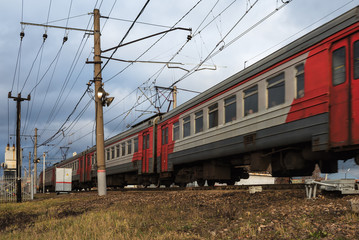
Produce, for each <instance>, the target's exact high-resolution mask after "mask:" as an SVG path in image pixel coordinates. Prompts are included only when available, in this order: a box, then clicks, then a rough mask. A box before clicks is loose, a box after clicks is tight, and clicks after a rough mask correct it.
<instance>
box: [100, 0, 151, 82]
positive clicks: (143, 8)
mask: <svg viewBox="0 0 359 240" xmlns="http://www.w3.org/2000/svg"><path fill="white" fill-rule="evenodd" d="M149 2H150V0H147V1H146V3H145V5H144V6H143V7H142V9H141V11H140V12H139V13H138V15H137V17H136V18H135V20H133V23H132V24H131V26H130V27H129V29H128V30H127V32H126V33H125V35H124V36H123V37H122V39H121V41H120V43H119V44H118V45H117V46H120V45H121V44H122V43H123V41H124V40H125V39H126V37H127V36H128V34H129V33H130V31H131V30H132V28H133V26H134V25H135V23H136V21H137V20H138V19H139V17H140V16H141V15H142V13H143V12H144V10H145V8H146V7H147V5H148V3H149ZM117 49H118V48H115V50H114V51H113V52H112V53H111V56H110V58H112V57H113V55H114V54H115V53H116V52H117ZM109 61H110V59H108V60H107V61H106V62H105V64H104V65H103V66H102V67H101V71H100V73H99V74H101V72H102V71H103V69H104V68H105V67H106V66H107V64H108V63H109ZM97 77H98V76H95V78H97Z"/></svg>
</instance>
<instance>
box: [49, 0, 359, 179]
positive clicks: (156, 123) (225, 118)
mask: <svg viewBox="0 0 359 240" xmlns="http://www.w3.org/2000/svg"><path fill="white" fill-rule="evenodd" d="M105 145H106V156H105V159H106V173H107V181H108V183H109V185H111V186H124V185H127V184H136V183H137V184H144V185H148V184H150V183H157V184H165V185H170V184H171V183H176V184H178V185H185V184H186V183H189V182H193V181H197V182H198V183H199V184H200V185H202V184H204V181H205V180H207V182H208V184H209V185H212V184H214V182H225V183H228V184H232V183H234V182H235V181H238V180H240V179H241V178H247V177H248V173H247V172H248V171H270V172H271V173H272V174H273V176H303V175H310V174H311V173H312V171H313V169H314V166H315V164H318V165H319V166H320V168H321V171H322V172H327V173H331V172H337V168H338V165H337V164H338V160H346V159H350V158H355V160H356V162H357V163H358V162H359V7H356V8H354V9H352V10H350V11H348V12H347V13H345V14H343V15H341V16H339V17H338V18H336V19H334V20H332V21H330V22H328V23H326V24H324V25H323V26H321V27H319V28H317V29H315V30H313V31H312V32H310V33H308V34H306V35H305V36H303V37H301V38H299V39H298V40H296V41H294V42H292V43H290V44H288V45H287V46H285V47H283V48H281V49H280V50H278V51H276V52H274V53H273V54H271V55H269V56H267V57H266V58H264V59H262V60H260V61H258V62H257V63H255V64H253V65H251V66H249V67H247V68H245V69H244V70H242V71H241V72H239V73H237V74H235V75H233V76H231V77H229V78H228V79H226V80H224V81H222V82H221V83H219V84H217V85H215V86H214V87H212V88H210V89H208V90H207V91H205V92H203V93H202V94H199V95H198V96H196V97H195V98H193V99H191V100H189V101H188V102H186V103H184V104H182V105H181V106H179V107H178V108H176V109H173V110H172V111H170V112H168V113H166V114H163V115H161V116H156V117H154V118H152V119H149V120H146V121H144V122H142V123H140V124H138V125H137V126H135V127H133V128H132V129H130V130H128V131H126V132H124V133H121V134H119V135H117V136H116V137H114V138H112V139H110V140H108V141H106V143H105ZM94 156H95V148H92V149H89V150H87V151H84V152H83V153H81V154H79V155H78V156H76V157H73V158H71V159H68V160H66V161H64V162H63V163H60V164H75V167H76V163H75V162H78V163H79V165H81V166H79V167H78V168H77V171H74V172H75V173H74V174H75V175H74V179H77V180H75V183H76V184H77V183H78V184H79V186H80V185H81V183H86V184H89V186H90V185H94V184H95V183H94V180H95V179H96V177H95V175H96V172H95V171H94V170H95V167H94V166H95V164H93V163H95V160H93V161H91V160H90V161H89V160H88V159H89V158H90V159H95V158H94ZM81 159H82V160H81ZM83 159H85V160H83ZM86 159H87V161H89V163H87V161H86ZM91 163H92V164H91ZM60 164H59V165H60ZM89 166H90V167H89ZM49 171H51V169H49ZM89 175H91V176H89ZM86 177H87V178H86Z"/></svg>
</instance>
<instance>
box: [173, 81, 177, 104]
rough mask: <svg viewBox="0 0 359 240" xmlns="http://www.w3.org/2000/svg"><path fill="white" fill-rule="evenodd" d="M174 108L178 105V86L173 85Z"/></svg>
mask: <svg viewBox="0 0 359 240" xmlns="http://www.w3.org/2000/svg"><path fill="white" fill-rule="evenodd" d="M172 94H173V109H175V108H176V107H177V87H176V86H173V92H172Z"/></svg>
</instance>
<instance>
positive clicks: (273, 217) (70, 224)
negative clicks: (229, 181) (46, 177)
mask: <svg viewBox="0 0 359 240" xmlns="http://www.w3.org/2000/svg"><path fill="white" fill-rule="evenodd" d="M38 197H42V198H41V199H38V200H36V201H33V202H26V203H21V204H16V203H11V204H1V205H0V239H32V240H33V239H53V240H55V239H146V240H147V239H359V228H358V222H359V214H357V213H353V212H352V211H351V209H350V205H349V202H348V200H349V199H350V198H352V197H343V198H333V197H323V196H322V197H320V198H318V199H316V200H306V199H305V195H304V191H301V190H296V191H280V192H274V191H273V192H263V193H256V194H254V195H250V194H249V193H247V192H238V191H226V192H223V191H172V192H135V191H134V192H108V195H107V196H106V197H98V196H97V194H96V193H78V194H69V195H59V196H56V195H46V196H40V195H38Z"/></svg>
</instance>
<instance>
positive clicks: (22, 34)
mask: <svg viewBox="0 0 359 240" xmlns="http://www.w3.org/2000/svg"><path fill="white" fill-rule="evenodd" d="M24 36H25V33H24V31H21V33H20V38H21V40H22V39H23V38H24Z"/></svg>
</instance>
